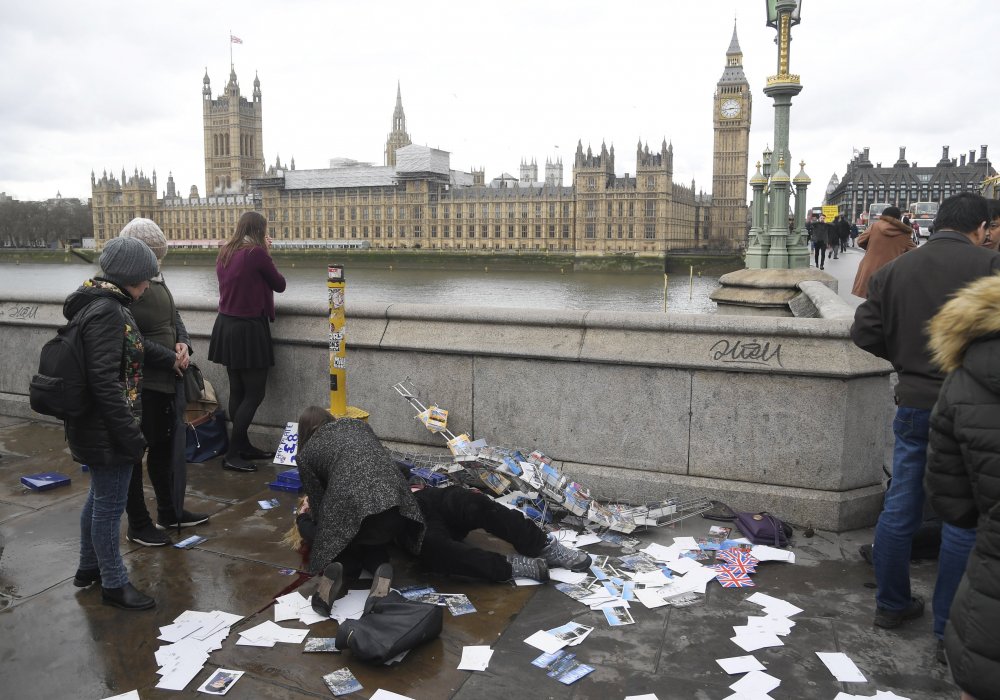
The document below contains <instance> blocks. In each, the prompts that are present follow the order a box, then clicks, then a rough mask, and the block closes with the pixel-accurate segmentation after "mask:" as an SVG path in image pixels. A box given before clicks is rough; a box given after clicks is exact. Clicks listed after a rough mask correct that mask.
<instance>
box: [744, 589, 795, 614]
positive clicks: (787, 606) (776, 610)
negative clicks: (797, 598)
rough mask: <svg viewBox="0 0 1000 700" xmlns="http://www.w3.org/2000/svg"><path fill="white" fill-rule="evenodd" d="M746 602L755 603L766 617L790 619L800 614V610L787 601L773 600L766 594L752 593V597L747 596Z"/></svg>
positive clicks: (772, 597)
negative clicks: (778, 616)
mask: <svg viewBox="0 0 1000 700" xmlns="http://www.w3.org/2000/svg"><path fill="white" fill-rule="evenodd" d="M747 600H748V601H749V602H751V603H756V604H757V605H760V606H762V607H763V608H764V611H765V612H766V613H767V614H768V615H780V616H782V617H791V616H792V615H798V614H799V613H800V612H802V608H797V607H795V606H794V605H792V604H791V603H789V602H787V601H784V600H781V599H780V598H775V597H774V596H769V595H767V594H766V593H754V594H753V595H752V596H749V597H748V598H747Z"/></svg>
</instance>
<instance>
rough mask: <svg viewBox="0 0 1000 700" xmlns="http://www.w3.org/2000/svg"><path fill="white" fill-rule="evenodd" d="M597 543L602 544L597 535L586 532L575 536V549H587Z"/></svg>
mask: <svg viewBox="0 0 1000 700" xmlns="http://www.w3.org/2000/svg"><path fill="white" fill-rule="evenodd" d="M598 542H603V540H602V539H601V538H600V537H598V536H597V535H594V534H592V533H589V532H588V533H585V534H583V535H579V536H577V538H576V548H577V549H579V548H580V547H587V546H589V545H592V544H597V543H598Z"/></svg>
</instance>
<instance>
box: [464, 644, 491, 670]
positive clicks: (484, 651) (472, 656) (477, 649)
mask: <svg viewBox="0 0 1000 700" xmlns="http://www.w3.org/2000/svg"><path fill="white" fill-rule="evenodd" d="M492 656H493V650H492V649H490V648H489V647H487V646H468V647H462V660H461V661H459V662H458V670H460V671H485V670H486V669H487V667H488V666H489V665H490V658H491V657H492Z"/></svg>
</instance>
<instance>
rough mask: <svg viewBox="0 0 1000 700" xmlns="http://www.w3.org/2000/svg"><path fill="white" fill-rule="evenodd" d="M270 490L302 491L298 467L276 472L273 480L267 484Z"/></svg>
mask: <svg viewBox="0 0 1000 700" xmlns="http://www.w3.org/2000/svg"><path fill="white" fill-rule="evenodd" d="M268 487H269V488H270V489H271V490H272V491H289V492H291V493H299V492H300V491H302V480H301V479H299V470H298V469H286V470H285V471H283V472H281V473H280V474H278V476H277V477H275V479H274V481H272V482H271V483H269V484H268Z"/></svg>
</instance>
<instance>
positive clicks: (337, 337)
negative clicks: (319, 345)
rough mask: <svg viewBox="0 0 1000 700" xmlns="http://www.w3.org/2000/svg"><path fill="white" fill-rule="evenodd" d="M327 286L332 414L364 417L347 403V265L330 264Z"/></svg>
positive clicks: (336, 416) (364, 416)
mask: <svg viewBox="0 0 1000 700" xmlns="http://www.w3.org/2000/svg"><path fill="white" fill-rule="evenodd" d="M326 286H327V290H328V295H329V299H330V414H331V415H332V416H334V417H335V418H344V417H347V418H361V419H362V420H366V419H367V418H368V412H367V411H363V410H361V409H360V408H355V407H354V406H348V405H347V342H346V340H345V332H344V320H345V318H344V266H343V265H329V266H328V267H327V274H326Z"/></svg>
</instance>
